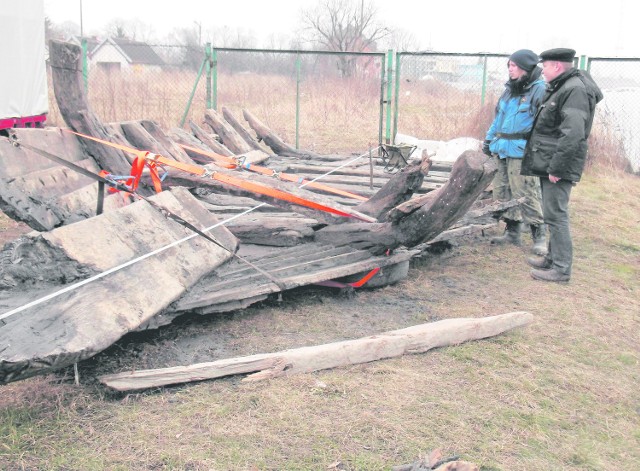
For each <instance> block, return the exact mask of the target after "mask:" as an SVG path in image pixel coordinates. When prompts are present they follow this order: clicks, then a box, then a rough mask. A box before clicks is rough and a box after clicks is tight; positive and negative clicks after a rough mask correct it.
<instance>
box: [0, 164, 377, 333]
mask: <svg viewBox="0 0 640 471" xmlns="http://www.w3.org/2000/svg"><path fill="white" fill-rule="evenodd" d="M365 155H367V153H365V154H362V155H360V156H359V157H356V158H355V159H353V160H350V161H349V162H347V163H345V164H343V165H340V166H339V167H336V168H334V169H333V170H330V171H328V172H327V173H325V174H323V175H320V176H319V177H317V178H315V179H313V180H311V181H310V182H307V183H305V184H303V185H300V188H302V187H304V186H305V185H308V184H309V183H311V182H315V181H317V180H320V179H321V178H324V177H326V176H327V175H329V174H331V173H333V172H335V171H336V170H339V169H341V168H342V167H345V166H347V165H350V164H352V163H353V162H355V161H357V160H359V159H361V158H362V157H364V156H365ZM265 205H267V203H260V204H259V205H257V206H254V207H253V208H249V209H247V210H246V211H243V212H241V213H238V214H236V215H235V216H231V217H230V218H228V219H225V220H224V221H221V222H218V223H216V224H214V225H212V226H209V227H207V228H205V229H203V230H202V232H209V231H211V230H213V229H215V228H216V227H219V226H222V225H224V224H226V223H228V222H231V221H233V220H234V219H238V218H239V217H242V216H244V215H245V214H249V213H250V212H252V211H255V210H256V209H258V208H261V207H262V206H265ZM198 236H199V234H198V233H195V232H194V233H193V234H191V235H189V236H187V237H184V238H182V239H180V240H176V241H175V242H172V243H170V244H168V245H165V246H164V247H160V248H158V249H156V250H153V251H151V252H149V253H147V254H144V255H141V256H140V257H138V258H134V259H133V260H129V261H128V262H125V263H123V264H121V265H118V266H117V267H113V268H109V269H108V270H106V271H103V272H102V273H98V274H97V275H94V276H92V277H90V278H87V279H85V280H82V281H79V282H77V283H74V284H72V285H69V286H67V287H65V288H62V289H61V290H58V291H56V292H54V293H51V294H48V295H46V296H43V297H42V298H40V299H36V300H35V301H32V302H30V303H27V304H24V305H22V306H20V307H17V308H15V309H12V310H11V311H7V312H5V313H3V314H0V321H1V320H3V319H6V318H7V317H10V316H13V315H14V314H18V313H19V312H22V311H24V310H26V309H29V308H31V307H34V306H37V305H39V304H42V303H44V302H46V301H49V300H51V299H53V298H57V297H58V296H61V295H63V294H65V293H68V292H69V291H73V290H75V289H77V288H80V287H81V286H84V285H86V284H89V283H92V282H94V281H96V280H99V279H101V278H104V277H105V276H107V275H110V274H111V273H115V272H117V271H120V270H122V269H123V268H126V267H129V266H131V265H133V264H135V263H138V262H140V261H142V260H145V259H147V258H149V257H152V256H154V255H157V254H159V253H162V252H164V251H165V250H168V249H170V248H172V247H175V246H176V245H179V244H181V243H183V242H186V241H187V240H191V239H193V238H194V237H198Z"/></svg>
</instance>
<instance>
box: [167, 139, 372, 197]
mask: <svg viewBox="0 0 640 471" xmlns="http://www.w3.org/2000/svg"><path fill="white" fill-rule="evenodd" d="M178 145H179V146H180V147H182V148H183V149H186V150H190V151H192V152H196V153H198V154H201V155H204V156H207V157H209V158H211V159H213V160H215V161H217V162H224V163H226V164H227V165H233V166H237V167H239V168H242V169H245V170H249V171H251V172H256V173H260V174H262V175H267V176H270V177H276V178H279V179H280V180H285V181H288V182H293V183H297V184H299V185H304V186H308V187H309V188H315V189H317V190H322V191H326V192H327V193H333V194H335V195H340V196H345V197H347V198H352V199H356V200H360V201H367V200H368V198H366V197H364V196H362V195H358V194H356V193H351V192H350V191H344V190H341V189H339V188H334V187H332V186H329V185H325V184H323V183H318V182H314V181H311V180H308V179H306V178H302V177H299V176H297V175H291V174H289V173H282V172H276V171H275V170H273V169H270V168H267V167H261V166H260V165H252V164H251V163H249V162H242V161H240V160H238V159H234V158H231V157H226V156H224V155H220V154H216V153H215V152H208V151H205V150H202V149H198V148H197V147H191V146H187V145H184V144H178ZM228 168H229V167H228Z"/></svg>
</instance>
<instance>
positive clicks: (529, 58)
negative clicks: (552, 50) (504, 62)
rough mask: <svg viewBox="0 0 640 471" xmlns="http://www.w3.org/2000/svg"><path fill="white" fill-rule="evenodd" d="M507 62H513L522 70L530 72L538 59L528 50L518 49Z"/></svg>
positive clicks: (536, 55)
mask: <svg viewBox="0 0 640 471" xmlns="http://www.w3.org/2000/svg"><path fill="white" fill-rule="evenodd" d="M509 60H510V61H513V62H515V63H516V65H517V66H518V67H520V68H521V69H522V70H526V71H527V72H531V71H532V70H533V69H534V68H535V67H536V65H537V64H538V61H539V60H540V59H539V58H538V54H536V53H535V52H533V51H530V50H529V49H520V50H519V51H516V52H514V53H513V54H511V56H510V57H509Z"/></svg>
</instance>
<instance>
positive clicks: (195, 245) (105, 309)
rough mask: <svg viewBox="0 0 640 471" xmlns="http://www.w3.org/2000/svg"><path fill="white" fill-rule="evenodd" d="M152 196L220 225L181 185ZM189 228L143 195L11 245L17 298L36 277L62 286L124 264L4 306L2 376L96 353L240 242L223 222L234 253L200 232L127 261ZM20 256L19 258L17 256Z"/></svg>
mask: <svg viewBox="0 0 640 471" xmlns="http://www.w3.org/2000/svg"><path fill="white" fill-rule="evenodd" d="M153 199H154V200H155V201H156V202H157V203H158V204H160V205H162V206H163V207H166V208H168V209H169V210H170V211H172V212H174V213H177V214H179V215H181V216H182V217H184V219H186V220H188V221H190V222H191V223H192V224H196V225H198V226H203V225H204V226H209V225H213V224H214V223H215V219H214V218H213V217H212V216H211V215H210V213H209V212H208V211H207V210H206V209H205V208H203V207H202V206H201V205H200V204H199V203H198V202H197V200H196V199H195V198H193V196H191V195H190V194H189V193H188V192H187V191H186V190H184V189H179V188H176V189H173V190H171V191H165V192H162V193H160V194H158V195H156V196H154V197H153ZM191 234H192V232H191V231H189V230H187V229H185V228H184V227H183V226H182V225H180V224H178V223H176V222H174V221H172V220H170V219H167V218H166V217H165V216H164V214H162V213H161V212H160V211H158V210H157V209H155V208H154V207H152V206H151V205H149V204H148V203H147V202H145V201H139V202H137V203H134V204H132V205H129V206H127V207H125V208H122V209H121V210H119V211H113V212H110V213H105V214H103V215H101V216H98V217H94V218H91V219H88V220H84V221H81V222H79V223H76V224H72V225H69V226H63V227H61V228H58V229H55V230H54V231H51V232H46V233H39V234H31V235H28V236H24V237H23V238H21V239H19V240H18V242H14V243H13V244H9V245H8V246H5V249H4V250H3V253H1V254H0V280H2V283H3V285H4V287H5V288H6V289H8V288H11V291H13V292H15V293H16V294H17V295H19V296H24V295H25V292H27V293H28V292H29V290H30V287H31V286H33V284H34V283H36V282H37V285H36V288H37V287H38V286H45V287H47V286H49V287H56V286H57V287H60V288H62V287H64V286H68V285H70V284H72V283H76V282H78V281H81V280H86V279H88V278H91V277H93V276H95V275H98V274H100V273H105V272H106V271H108V270H113V269H115V268H116V267H122V268H121V269H120V270H117V271H114V272H112V273H109V274H108V275H107V276H104V277H102V278H95V280H94V281H93V282H91V283H86V284H83V285H80V284H79V285H77V286H76V288H75V289H73V290H70V291H69V292H66V293H63V294H61V295H60V296H57V297H55V298H52V299H49V300H47V301H45V302H43V303H41V304H37V305H27V306H26V307H25V308H24V309H23V310H21V311H18V312H15V313H12V314H11V313H6V312H5V313H3V314H2V317H1V318H2V322H3V323H5V325H3V326H2V327H1V328H0V345H2V348H1V349H0V383H7V382H10V381H15V380H18V379H23V378H27V377H29V376H33V375H35V374H39V373H44V372H47V371H51V370H53V369H56V368H61V367H64V366H68V365H70V364H72V363H74V362H77V361H80V360H83V359H85V358H89V357H91V356H93V355H95V354H96V353H98V352H99V351H101V350H103V349H104V348H106V347H108V346H110V345H111V344H113V343H114V342H115V341H116V340H118V339H119V338H120V337H122V336H123V335H124V334H126V333H127V332H129V331H131V330H134V329H136V328H138V327H139V326H140V325H141V324H143V323H145V322H147V321H148V320H149V319H150V318H152V317H153V316H154V315H156V314H157V313H159V312H161V311H163V310H164V309H165V308H166V307H167V306H168V305H169V304H171V303H172V302H174V301H175V300H177V299H178V298H180V297H181V296H182V295H183V294H184V293H185V292H186V291H188V289H189V288H190V287H191V286H193V285H194V284H195V283H196V282H197V281H198V280H200V279H201V278H202V277H203V276H205V275H206V274H208V273H210V272H211V271H212V270H214V269H215V268H216V267H217V266H219V265H220V264H221V263H223V262H225V261H226V260H228V259H229V258H230V257H231V256H232V255H231V252H230V251H229V250H231V251H234V250H235V249H236V247H237V240H236V239H235V237H233V235H231V234H230V233H229V231H228V230H226V229H225V228H223V227H219V228H216V229H215V230H214V231H213V236H214V237H215V238H216V239H217V240H218V241H220V243H221V244H222V245H224V246H226V247H227V248H228V249H229V250H225V249H223V248H221V247H219V246H217V245H214V244H213V243H212V242H210V241H207V240H204V239H202V238H201V237H199V236H198V237H194V238H191V239H189V240H186V241H184V242H183V243H182V244H180V246H179V247H173V248H169V249H168V250H166V251H163V252H161V253H157V254H156V255H154V256H151V257H148V258H144V259H141V260H140V261H138V262H137V263H134V264H129V265H127V264H128V263H130V262H131V261H132V260H135V259H137V258H139V257H141V256H144V255H146V254H148V253H150V252H152V251H154V250H157V249H160V248H162V247H165V246H167V245H168V244H171V243H173V242H175V241H178V240H181V239H184V238H185V237H187V236H189V235H191ZM17 256H19V257H21V262H20V264H14V263H11V260H14V259H15V258H16V257H17ZM61 283H62V284H61ZM74 286H75V285H74ZM28 301H33V300H32V299H28ZM25 303H26V301H25Z"/></svg>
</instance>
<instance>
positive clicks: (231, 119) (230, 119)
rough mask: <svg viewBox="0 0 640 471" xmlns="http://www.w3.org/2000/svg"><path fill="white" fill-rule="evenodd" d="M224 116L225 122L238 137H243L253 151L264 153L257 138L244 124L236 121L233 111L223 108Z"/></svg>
mask: <svg viewBox="0 0 640 471" xmlns="http://www.w3.org/2000/svg"><path fill="white" fill-rule="evenodd" d="M222 116H223V117H224V119H225V121H226V122H227V123H228V124H229V126H231V127H232V128H233V129H235V131H236V132H237V133H238V135H239V136H240V137H242V139H243V140H244V141H245V142H246V143H247V144H248V145H249V147H251V148H252V149H255V150H260V151H263V152H264V149H263V148H262V147H261V146H260V144H259V143H258V141H256V140H255V138H254V137H253V136H252V135H251V133H250V132H249V130H248V129H247V128H245V127H244V126H243V125H242V123H241V122H240V121H238V120H237V119H236V117H235V116H233V114H232V113H231V111H230V110H229V109H228V108H227V107H226V106H223V107H222Z"/></svg>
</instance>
